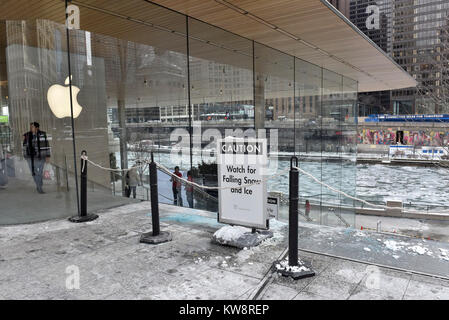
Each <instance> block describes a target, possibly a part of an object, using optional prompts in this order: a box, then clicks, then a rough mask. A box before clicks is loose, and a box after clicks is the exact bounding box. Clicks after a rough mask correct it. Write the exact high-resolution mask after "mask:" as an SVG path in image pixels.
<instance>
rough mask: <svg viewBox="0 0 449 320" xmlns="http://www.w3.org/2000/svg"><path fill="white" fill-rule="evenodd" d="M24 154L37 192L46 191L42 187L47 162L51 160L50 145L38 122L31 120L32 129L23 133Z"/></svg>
mask: <svg viewBox="0 0 449 320" xmlns="http://www.w3.org/2000/svg"><path fill="white" fill-rule="evenodd" d="M23 156H24V158H25V159H26V160H27V162H28V166H29V167H30V171H31V175H32V176H33V179H34V183H35V184H36V189H37V192H38V193H41V194H42V193H45V192H44V190H43V189H42V184H43V183H42V174H43V171H44V165H45V162H49V161H50V145H49V143H48V140H47V134H46V133H45V131H41V130H40V129H39V123H37V122H31V123H30V131H28V132H26V133H25V134H24V135H23Z"/></svg>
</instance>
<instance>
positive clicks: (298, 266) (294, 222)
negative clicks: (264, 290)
mask: <svg viewBox="0 0 449 320" xmlns="http://www.w3.org/2000/svg"><path fill="white" fill-rule="evenodd" d="M297 167H298V158H297V157H292V158H291V159H290V176H289V210H288V260H287V261H275V262H274V264H273V268H274V269H275V271H277V272H278V273H280V274H281V275H283V276H286V277H292V278H293V279H295V280H297V279H302V278H307V277H312V276H314V275H315V272H314V271H313V270H312V269H311V267H310V266H308V265H306V264H304V263H302V262H301V261H300V260H299V258H298V200H299V171H298V169H297Z"/></svg>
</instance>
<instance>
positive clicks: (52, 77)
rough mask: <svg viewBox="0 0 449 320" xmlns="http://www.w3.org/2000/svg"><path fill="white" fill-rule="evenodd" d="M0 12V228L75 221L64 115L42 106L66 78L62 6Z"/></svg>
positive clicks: (68, 135)
mask: <svg viewBox="0 0 449 320" xmlns="http://www.w3.org/2000/svg"><path fill="white" fill-rule="evenodd" d="M6 8H7V10H6V12H5V11H4V12H2V15H1V19H2V20H0V204H1V205H0V206H1V210H0V212H1V213H0V224H17V223H24V222H35V221H42V220H48V219H52V218H61V217H67V216H70V215H74V214H76V213H77V205H76V194H75V184H74V179H73V178H74V176H73V172H74V162H73V152H72V148H71V146H72V142H73V140H72V134H71V118H70V113H69V114H67V113H66V111H67V110H63V108H61V106H60V105H59V103H60V101H58V105H57V104H53V103H51V102H50V101H49V100H50V99H48V98H49V95H50V96H51V95H52V94H51V93H52V92H53V90H54V89H55V88H56V91H58V89H57V87H53V89H51V88H52V86H53V85H58V84H61V85H64V80H65V79H66V78H67V76H68V60H67V46H66V40H67V39H66V32H65V27H64V25H63V22H64V19H65V9H64V3H63V2H61V1H47V2H45V3H44V4H40V5H38V4H31V7H30V3H29V2H24V1H18V2H16V3H14V4H12V3H11V4H10V5H8V6H7V7H6ZM50 8H51V9H50ZM26 9H28V10H26ZM22 12H23V15H21V13H22ZM25 12H26V13H25ZM61 88H62V87H61ZM60 98H63V97H60ZM66 101H69V100H66ZM56 115H57V116H59V118H58V117H57V116H56ZM31 123H33V125H31ZM77 160H78V159H77ZM37 207H38V208H39V209H38V210H37V209H36V208H37Z"/></svg>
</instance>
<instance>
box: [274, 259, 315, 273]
mask: <svg viewBox="0 0 449 320" xmlns="http://www.w3.org/2000/svg"><path fill="white" fill-rule="evenodd" d="M276 270H278V271H281V270H282V271H289V272H304V271H310V269H309V268H307V267H306V266H304V265H303V263H302V262H301V260H299V261H298V265H297V266H289V265H288V259H285V260H282V261H280V262H279V263H276Z"/></svg>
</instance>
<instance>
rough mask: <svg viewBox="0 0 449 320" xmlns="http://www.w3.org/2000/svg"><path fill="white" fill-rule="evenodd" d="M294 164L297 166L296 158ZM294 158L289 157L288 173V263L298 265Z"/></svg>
mask: <svg viewBox="0 0 449 320" xmlns="http://www.w3.org/2000/svg"><path fill="white" fill-rule="evenodd" d="M294 158H295V160H296V164H295V166H296V167H297V166H298V158H296V157H294ZM294 158H292V159H290V174H289V209H288V264H289V266H297V265H298V194H299V172H298V169H296V168H295V167H294V166H293V160H294Z"/></svg>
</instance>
